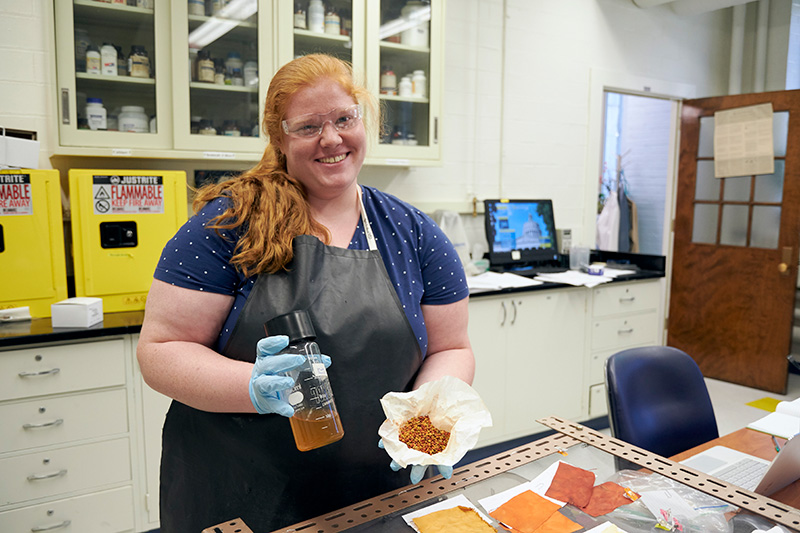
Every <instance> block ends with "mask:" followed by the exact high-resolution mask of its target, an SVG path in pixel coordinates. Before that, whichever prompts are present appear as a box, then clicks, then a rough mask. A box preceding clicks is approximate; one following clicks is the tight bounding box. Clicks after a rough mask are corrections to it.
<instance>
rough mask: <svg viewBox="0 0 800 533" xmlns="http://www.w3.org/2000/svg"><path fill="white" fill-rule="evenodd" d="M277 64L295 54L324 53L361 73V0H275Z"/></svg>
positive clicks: (362, 15) (362, 29)
mask: <svg viewBox="0 0 800 533" xmlns="http://www.w3.org/2000/svg"><path fill="white" fill-rule="evenodd" d="M278 36H279V37H278V38H279V44H278V50H279V52H278V53H279V57H278V68H280V66H281V65H284V64H286V63H288V62H289V61H291V60H292V59H294V58H297V57H300V56H303V55H306V54H313V53H324V54H330V55H332V56H335V57H338V58H340V59H343V60H345V61H347V62H349V63H351V64H352V65H353V67H354V69H355V72H356V73H357V75H361V76H363V73H364V0H299V1H294V2H292V1H291V0H279V1H278Z"/></svg>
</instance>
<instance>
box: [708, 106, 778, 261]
mask: <svg viewBox="0 0 800 533" xmlns="http://www.w3.org/2000/svg"><path fill="white" fill-rule="evenodd" d="M772 130H773V131H772V138H773V148H774V150H775V172H773V173H772V174H762V175H755V176H740V177H733V178H720V179H718V178H715V177H714V117H703V118H701V119H700V137H699V142H698V149H697V172H696V176H695V178H696V179H695V194H694V217H693V222H692V223H693V227H692V242H694V243H704V244H720V245H727V246H744V247H752V248H770V249H775V248H777V247H778V236H779V233H780V219H781V202H782V201H783V175H784V168H785V157H786V140H787V133H788V131H789V113H788V112H786V111H781V112H777V113H774V115H773V127H772Z"/></svg>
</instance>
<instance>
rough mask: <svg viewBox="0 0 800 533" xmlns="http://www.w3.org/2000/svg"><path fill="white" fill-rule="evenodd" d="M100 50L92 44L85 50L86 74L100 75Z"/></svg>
mask: <svg viewBox="0 0 800 533" xmlns="http://www.w3.org/2000/svg"><path fill="white" fill-rule="evenodd" d="M100 65H101V61H100V50H98V49H97V47H96V46H95V45H93V44H90V45H89V47H88V48H87V49H86V73H87V74H100Z"/></svg>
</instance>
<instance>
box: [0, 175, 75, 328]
mask: <svg viewBox="0 0 800 533" xmlns="http://www.w3.org/2000/svg"><path fill="white" fill-rule="evenodd" d="M66 297H67V270H66V259H65V255H64V227H63V222H62V217H61V179H60V177H59V174H58V170H0V309H9V308H12V307H24V306H28V307H29V308H30V313H31V316H32V317H36V318H44V317H49V316H50V304H52V303H54V302H58V301H61V300H63V299H64V298H66ZM0 314H2V313H0Z"/></svg>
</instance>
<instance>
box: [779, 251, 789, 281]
mask: <svg viewBox="0 0 800 533" xmlns="http://www.w3.org/2000/svg"><path fill="white" fill-rule="evenodd" d="M791 261H792V247H791V246H784V247H783V248H782V249H781V262H780V263H779V264H778V272H780V273H781V275H782V276H788V275H789V271H790V270H791V269H790V268H789V263H790V262H791Z"/></svg>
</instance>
